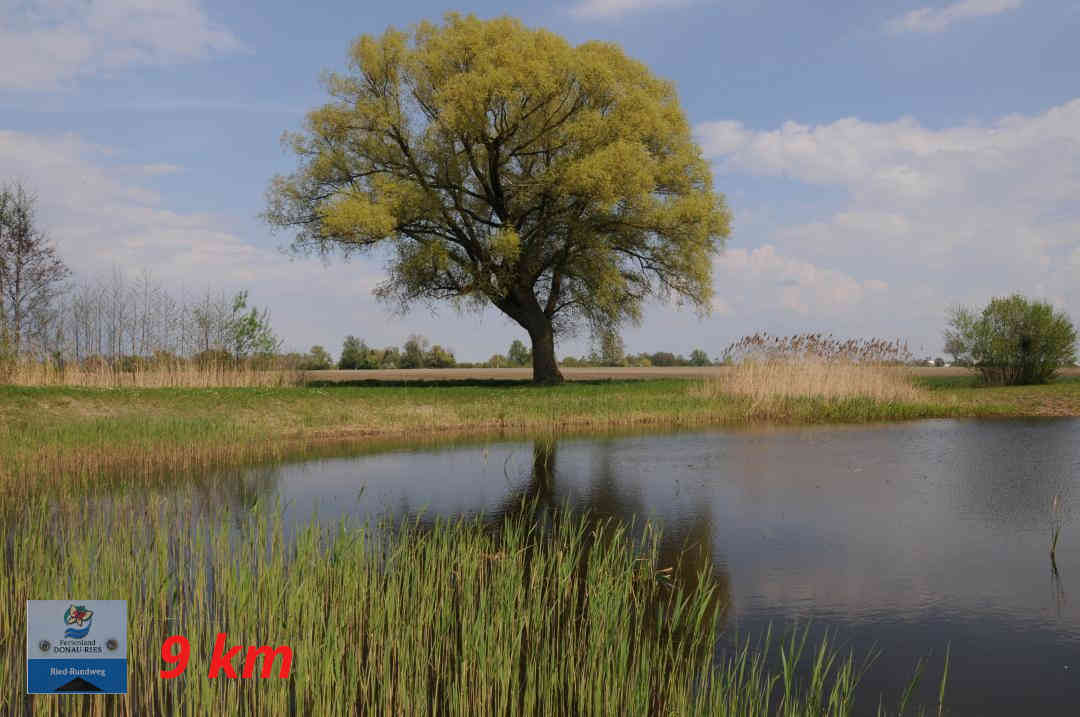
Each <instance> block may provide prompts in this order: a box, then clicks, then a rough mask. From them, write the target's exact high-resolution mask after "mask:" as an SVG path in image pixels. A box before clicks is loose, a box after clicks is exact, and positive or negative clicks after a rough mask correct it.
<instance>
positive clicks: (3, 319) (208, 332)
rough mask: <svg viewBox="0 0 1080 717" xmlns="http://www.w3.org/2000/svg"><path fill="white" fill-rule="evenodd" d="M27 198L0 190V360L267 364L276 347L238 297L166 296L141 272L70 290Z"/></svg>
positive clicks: (266, 319)
mask: <svg viewBox="0 0 1080 717" xmlns="http://www.w3.org/2000/svg"><path fill="white" fill-rule="evenodd" d="M35 209H36V198H35V197H34V196H33V195H32V194H31V193H30V192H28V191H27V190H26V189H25V188H24V187H23V186H22V185H19V184H12V185H4V186H0V361H3V362H5V363H8V364H10V363H11V362H13V361H17V360H24V361H25V360H30V361H50V362H53V363H55V364H58V365H64V364H68V363H72V362H74V363H78V364H80V365H84V366H90V367H98V366H108V367H112V368H118V369H123V370H131V369H134V368H138V367H148V366H150V365H152V364H155V363H165V362H174V363H175V362H178V361H188V360H195V361H198V362H209V361H213V362H223V361H229V362H236V361H250V360H252V359H266V360H270V359H272V358H273V357H274V356H275V355H276V354H277V353H278V351H279V349H280V345H281V342H280V341H279V340H278V338H277V336H276V335H275V334H274V331H273V329H272V328H271V326H270V314H269V312H268V311H267V310H265V309H263V310H260V309H258V308H256V307H253V306H249V305H248V294H247V292H246V291H241V292H238V293H237V294H235V295H231V296H230V295H227V294H226V293H225V292H223V291H214V290H211V289H207V290H206V291H205V292H204V293H201V294H198V295H191V294H188V293H187V292H185V291H180V292H179V294H177V293H175V292H170V291H168V290H167V289H166V288H165V287H164V286H163V285H162V284H160V283H158V282H157V281H155V280H154V279H153V277H152V275H151V274H150V273H149V272H148V271H147V272H143V273H141V274H139V275H138V276H136V277H135V278H134V279H131V278H130V277H129V276H127V275H126V274H125V273H123V272H122V271H120V270H119V269H114V270H113V271H112V273H111V274H108V275H105V276H100V277H97V278H96V279H86V278H84V279H81V280H78V281H72V280H71V276H72V272H71V270H70V269H69V268H68V266H67V265H66V264H65V263H64V261H63V259H62V258H61V257H60V255H59V253H58V252H57V251H56V249H55V247H54V246H53V245H52V243H51V241H50V240H49V238H48V237H47V235H46V234H45V232H44V231H42V230H41V228H40V227H39V225H38V222H37V217H36V213H35Z"/></svg>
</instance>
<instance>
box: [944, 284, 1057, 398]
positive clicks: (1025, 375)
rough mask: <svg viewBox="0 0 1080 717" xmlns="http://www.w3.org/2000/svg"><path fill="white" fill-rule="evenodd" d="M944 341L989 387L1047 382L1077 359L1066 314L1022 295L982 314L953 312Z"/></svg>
mask: <svg viewBox="0 0 1080 717" xmlns="http://www.w3.org/2000/svg"><path fill="white" fill-rule="evenodd" d="M945 341H946V343H950V344H951V345H952V346H954V347H956V348H959V349H960V352H959V355H960V359H961V360H963V361H970V362H971V364H972V365H973V366H974V368H975V369H977V370H978V371H979V373H980V374H982V378H983V381H985V382H986V383H988V384H991V385H998V386H1016V385H1023V384H1031V383H1046V382H1048V381H1049V380H1050V379H1052V378H1053V377H1054V376H1055V374H1056V373H1057V371H1058V369H1059V368H1061V367H1063V366H1067V365H1069V364H1071V363H1072V362H1074V361H1075V360H1076V329H1075V328H1074V327H1073V324H1072V321H1071V320H1070V319H1069V317H1068V315H1067V314H1066V313H1065V312H1064V311H1054V308H1053V307H1052V306H1051V305H1050V304H1049V303H1047V302H1045V301H1031V300H1029V299H1027V298H1025V297H1023V296H1021V295H1020V294H1013V295H1012V296H1009V297H1007V298H995V299H993V300H992V301H991V302H990V303H989V305H987V307H986V308H985V309H983V310H982V312H981V313H978V314H977V313H976V312H974V311H972V310H970V309H964V308H958V309H954V310H953V311H952V312H951V313H950V316H949V329H948V330H946V332H945ZM958 363H959V362H958Z"/></svg>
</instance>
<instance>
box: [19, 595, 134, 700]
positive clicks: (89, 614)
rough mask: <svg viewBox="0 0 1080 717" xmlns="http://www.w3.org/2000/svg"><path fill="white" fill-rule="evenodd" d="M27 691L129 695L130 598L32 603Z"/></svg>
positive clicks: (28, 618) (28, 623)
mask: <svg viewBox="0 0 1080 717" xmlns="http://www.w3.org/2000/svg"><path fill="white" fill-rule="evenodd" d="M26 693H27V694H45V693H48V694H125V693H127V600H27V601H26Z"/></svg>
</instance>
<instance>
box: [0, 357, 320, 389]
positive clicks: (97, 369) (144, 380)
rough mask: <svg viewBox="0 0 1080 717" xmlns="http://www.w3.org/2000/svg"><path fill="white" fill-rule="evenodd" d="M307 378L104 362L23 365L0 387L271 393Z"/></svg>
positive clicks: (232, 367) (231, 367)
mask: <svg viewBox="0 0 1080 717" xmlns="http://www.w3.org/2000/svg"><path fill="white" fill-rule="evenodd" d="M304 376H305V373H304V372H303V371H299V370H295V369H262V368H255V367H251V366H247V365H245V364H242V363H239V364H238V363H232V362H229V363H208V364H198V363H196V362H193V361H179V360H178V361H163V362H153V363H147V364H145V365H144V364H142V363H137V364H133V365H132V366H130V367H128V368H126V369H125V368H122V367H120V366H114V365H110V364H108V363H106V362H104V361H101V362H96V363H88V364H79V363H75V362H72V363H69V364H66V365H57V364H55V363H52V362H41V361H19V362H17V363H12V364H10V365H8V366H6V367H0V382H2V383H7V384H10V385H13V386H74V387H81V388H271V387H280V386H301V385H303V384H304Z"/></svg>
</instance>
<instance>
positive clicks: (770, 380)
mask: <svg viewBox="0 0 1080 717" xmlns="http://www.w3.org/2000/svg"><path fill="white" fill-rule="evenodd" d="M724 357H725V359H726V360H727V361H729V362H730V363H732V364H733V366H732V368H731V370H730V371H729V372H728V373H727V374H725V375H722V376H719V377H717V378H710V379H706V380H705V381H704V382H703V383H701V384H699V385H697V386H696V387H695V388H694V389H692V391H693V392H694V395H698V396H702V397H706V398H717V397H720V396H738V397H743V398H748V399H750V401H751V405H750V411H751V413H754V414H762V411H763V410H764V409H766V408H767V407H768V406H769V405H770V404H772V403H775V402H777V401H784V400H789V399H824V400H826V401H836V400H846V399H866V400H871V401H875V402H880V403H886V404H894V403H909V404H921V403H928V402H929V401H930V397H929V394H928V393H927V392H926V391H925V390H924V389H921V388H919V387H918V386H916V385H915V382H914V380H913V375H912V372H911V370H910V369H909V368H906V367H905V365H904V364H905V363H907V362H908V361H909V360H910V358H911V354H910V352H909V351H908V349H907V346H906V344H904V343H902V342H900V341H887V340H884V339H838V338H835V337H833V336H832V335H831V334H797V335H794V336H772V335H770V334H767V333H759V334H754V335H753V336H746V337H743V338H742V339H740V340H739V341H736V342H735V343H733V344H731V345H730V346H728V347H727V349H726V350H725V351H724ZM764 412H765V413H769V411H767V410H765V411H764Z"/></svg>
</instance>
